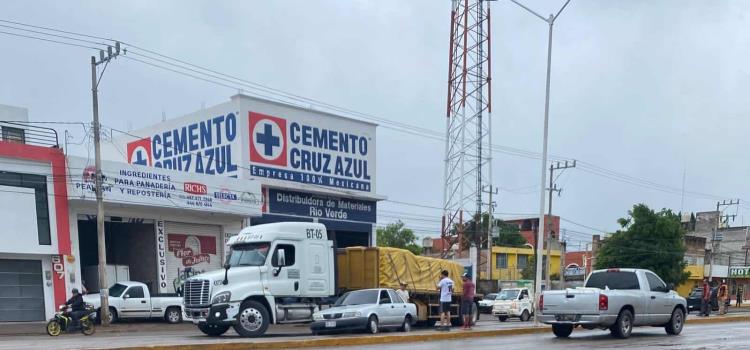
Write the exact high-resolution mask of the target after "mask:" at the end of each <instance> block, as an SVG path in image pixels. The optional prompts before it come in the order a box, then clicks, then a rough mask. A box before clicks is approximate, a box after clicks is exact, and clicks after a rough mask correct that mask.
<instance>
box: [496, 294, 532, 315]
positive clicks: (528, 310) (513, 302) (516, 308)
mask: <svg viewBox="0 0 750 350" xmlns="http://www.w3.org/2000/svg"><path fill="white" fill-rule="evenodd" d="M533 300H534V298H533V296H532V295H531V293H529V290H528V288H506V289H503V290H502V291H500V293H497V296H495V303H494V305H492V316H495V317H497V319H498V320H500V322H505V321H507V320H508V318H509V317H518V318H519V319H520V320H521V321H522V322H526V321H528V320H529V319H530V318H531V315H533V314H534V302H533Z"/></svg>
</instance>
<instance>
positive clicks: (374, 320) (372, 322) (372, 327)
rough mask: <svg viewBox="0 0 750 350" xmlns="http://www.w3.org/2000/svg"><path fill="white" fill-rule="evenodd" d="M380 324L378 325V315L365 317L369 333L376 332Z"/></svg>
mask: <svg viewBox="0 0 750 350" xmlns="http://www.w3.org/2000/svg"><path fill="white" fill-rule="evenodd" d="M379 331H380V326H379V325H378V317H377V316H375V315H372V316H370V318H368V319H367V332H368V333H370V334H378V332H379Z"/></svg>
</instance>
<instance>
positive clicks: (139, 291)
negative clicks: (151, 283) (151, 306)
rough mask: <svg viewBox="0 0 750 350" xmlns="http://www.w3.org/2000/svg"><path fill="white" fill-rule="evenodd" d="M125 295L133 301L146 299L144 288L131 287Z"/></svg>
mask: <svg viewBox="0 0 750 350" xmlns="http://www.w3.org/2000/svg"><path fill="white" fill-rule="evenodd" d="M125 295H127V296H128V297H129V298H133V299H143V298H145V297H144V296H143V287H130V289H128V292H127V293H125Z"/></svg>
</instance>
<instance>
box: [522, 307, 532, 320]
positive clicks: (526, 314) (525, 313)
mask: <svg viewBox="0 0 750 350" xmlns="http://www.w3.org/2000/svg"><path fill="white" fill-rule="evenodd" d="M520 318H521V322H527V321H528V320H529V319H530V318H531V315H530V314H529V310H523V312H522V313H521V317H520Z"/></svg>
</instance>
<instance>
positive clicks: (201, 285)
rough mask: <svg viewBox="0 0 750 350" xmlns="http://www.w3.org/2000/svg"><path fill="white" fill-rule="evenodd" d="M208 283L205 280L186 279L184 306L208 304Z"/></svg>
mask: <svg viewBox="0 0 750 350" xmlns="http://www.w3.org/2000/svg"><path fill="white" fill-rule="evenodd" d="M209 286H210V283H209V282H208V281H207V280H188V281H186V282H185V289H184V290H185V293H184V295H185V296H184V301H185V306H186V307H189V306H203V305H208V301H209V300H208V298H209V297H210V293H209Z"/></svg>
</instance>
